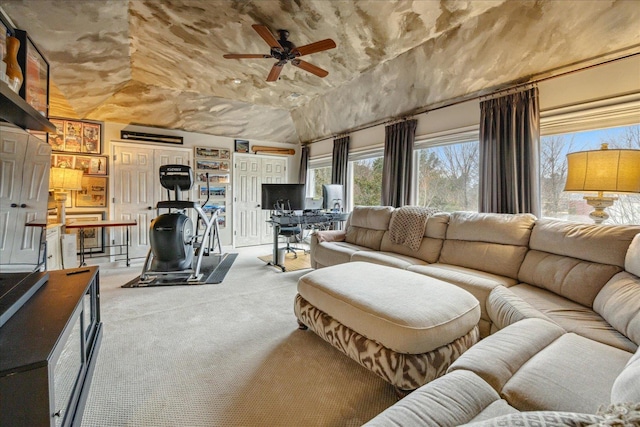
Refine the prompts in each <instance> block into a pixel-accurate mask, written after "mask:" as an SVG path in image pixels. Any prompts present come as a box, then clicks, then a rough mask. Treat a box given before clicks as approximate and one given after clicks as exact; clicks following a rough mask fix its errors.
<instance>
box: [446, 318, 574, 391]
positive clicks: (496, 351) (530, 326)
mask: <svg viewBox="0 0 640 427" xmlns="http://www.w3.org/2000/svg"><path fill="white" fill-rule="evenodd" d="M564 334H565V331H564V330H563V329H562V328H560V327H559V326H557V325H554V324H553V323H549V322H547V321H545V320H542V319H526V320H522V321H520V322H517V323H514V324H513V325H511V326H509V327H507V328H504V329H502V330H500V331H498V332H496V333H495V334H493V335H491V336H488V337H487V338H485V339H483V340H482V341H480V342H479V343H477V344H476V345H474V346H473V347H471V348H470V349H469V350H468V351H467V352H465V353H464V354H463V355H462V356H460V357H459V358H458V359H457V360H456V361H455V362H453V363H452V364H451V366H450V367H449V371H448V372H453V371H456V370H459V369H464V370H468V371H473V372H475V373H476V374H477V375H478V376H480V378H482V379H483V380H485V381H486V382H487V384H489V385H490V386H491V387H493V388H494V389H495V390H496V391H498V392H500V390H502V388H503V387H504V385H505V384H506V383H507V382H508V381H509V379H511V377H512V376H513V375H514V374H515V373H516V372H517V371H518V370H519V369H520V368H521V367H522V366H523V365H525V364H526V363H528V361H529V360H530V359H531V358H532V357H533V356H535V355H536V354H537V353H538V352H540V351H542V350H543V349H544V348H545V347H547V346H548V345H549V344H551V343H552V342H554V341H555V340H557V339H558V338H560V337H561V336H562V335H564Z"/></svg>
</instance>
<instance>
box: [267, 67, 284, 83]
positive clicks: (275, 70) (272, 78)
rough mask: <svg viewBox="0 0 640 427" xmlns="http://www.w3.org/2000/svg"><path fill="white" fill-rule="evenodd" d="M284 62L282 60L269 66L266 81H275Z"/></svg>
mask: <svg viewBox="0 0 640 427" xmlns="http://www.w3.org/2000/svg"><path fill="white" fill-rule="evenodd" d="M284 64H285V63H284V62H276V63H275V64H273V67H271V71H269V75H268V76H267V81H268V82H275V81H276V80H278V77H280V72H281V71H282V67H284Z"/></svg>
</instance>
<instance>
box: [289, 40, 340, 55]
mask: <svg viewBox="0 0 640 427" xmlns="http://www.w3.org/2000/svg"><path fill="white" fill-rule="evenodd" d="M334 47H336V42H334V41H333V40H331V39H324V40H320V41H319V42H315V43H310V44H306V45H304V46H299V47H297V48H295V49H293V54H294V55H296V56H304V55H309V54H310V53H315V52H321V51H323V50H328V49H333V48H334Z"/></svg>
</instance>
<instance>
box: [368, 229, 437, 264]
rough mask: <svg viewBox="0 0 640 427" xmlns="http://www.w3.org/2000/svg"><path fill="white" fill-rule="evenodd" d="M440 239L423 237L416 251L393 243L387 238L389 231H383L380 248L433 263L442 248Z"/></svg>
mask: <svg viewBox="0 0 640 427" xmlns="http://www.w3.org/2000/svg"><path fill="white" fill-rule="evenodd" d="M442 242H443V240H441V239H432V238H430V237H423V238H422V242H420V247H419V248H418V250H417V251H413V250H411V249H410V248H408V247H406V246H403V245H399V244H397V243H393V242H392V241H391V239H390V238H389V232H386V233H384V235H383V236H382V242H381V243H380V250H381V251H384V252H393V253H396V254H401V255H406V256H410V257H412V258H418V259H421V260H422V261H425V262H428V263H433V262H436V261H437V260H438V257H439V256H440V250H441V249H442Z"/></svg>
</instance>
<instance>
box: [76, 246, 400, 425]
mask: <svg viewBox="0 0 640 427" xmlns="http://www.w3.org/2000/svg"><path fill="white" fill-rule="evenodd" d="M268 250H269V249H268V248H267V247H266V246H261V247H256V248H248V249H242V250H240V251H239V252H240V255H239V256H238V258H237V260H236V262H235V263H234V264H233V266H232V268H231V270H230V271H229V273H228V274H227V276H226V278H225V280H224V282H223V283H221V284H219V285H207V286H169V287H155V288H144V289H136V290H135V291H133V292H132V290H131V289H122V288H121V287H120V286H121V285H122V284H123V283H125V282H126V281H128V280H130V279H132V278H133V277H135V276H136V275H138V274H139V273H140V268H139V267H135V266H133V267H130V268H119V269H114V270H106V269H102V270H101V281H100V282H101V283H100V287H101V293H102V297H101V304H102V310H101V313H102V320H103V322H104V338H103V341H102V346H101V348H100V352H99V354H98V361H97V366H96V370H95V373H94V378H93V383H92V385H91V390H90V392H89V398H88V401H87V406H86V409H85V414H84V419H83V425H84V426H141V427H142V426H145V427H146V426H296V427H297V426H301V427H302V426H305V427H306V426H309V427H311V426H358V425H361V424H363V423H364V422H366V421H368V420H369V419H371V418H372V417H374V416H375V415H376V414H378V413H379V412H381V411H383V410H384V409H385V408H386V407H388V406H390V405H392V404H393V403H394V402H395V397H394V392H393V388H392V387H391V386H390V385H388V384H387V383H385V382H384V381H383V380H381V379H379V378H378V377H377V376H375V375H374V374H372V373H370V372H369V371H367V370H366V369H364V368H362V367H360V366H359V365H358V364H357V363H355V362H353V361H352V360H351V359H349V358H347V357H346V356H344V355H342V354H341V353H340V352H339V351H337V350H335V349H334V348H333V347H331V346H329V345H328V344H326V343H325V342H324V341H322V340H321V339H320V338H318V337H317V336H316V335H315V334H314V333H313V332H310V331H301V330H298V329H297V324H296V319H295V315H294V314H293V300H294V297H295V294H296V283H297V280H298V278H299V277H300V276H302V275H303V274H305V273H306V271H304V270H303V271H294V272H285V273H282V272H279V271H278V270H276V269H274V268H273V267H267V266H265V264H264V262H263V261H261V260H259V259H258V258H257V257H258V255H260V254H264V253H265V252H268Z"/></svg>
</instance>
